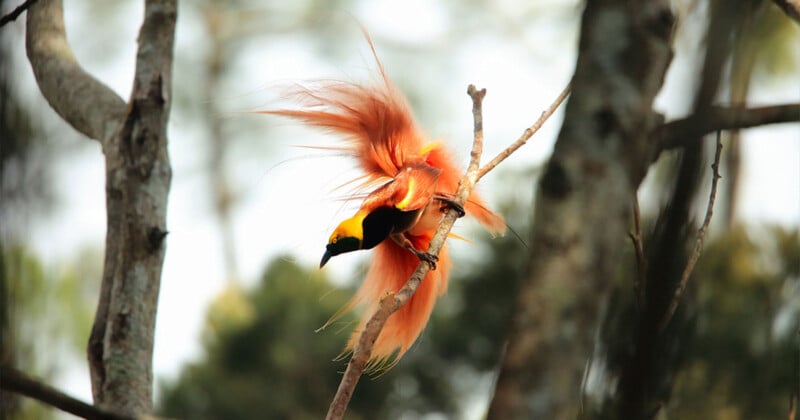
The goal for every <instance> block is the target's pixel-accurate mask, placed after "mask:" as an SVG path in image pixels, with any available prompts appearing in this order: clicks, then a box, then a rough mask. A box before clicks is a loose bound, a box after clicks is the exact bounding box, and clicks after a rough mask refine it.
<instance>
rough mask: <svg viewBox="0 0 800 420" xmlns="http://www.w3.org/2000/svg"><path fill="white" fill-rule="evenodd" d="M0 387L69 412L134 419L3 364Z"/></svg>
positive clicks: (112, 419) (107, 419)
mask: <svg viewBox="0 0 800 420" xmlns="http://www.w3.org/2000/svg"><path fill="white" fill-rule="evenodd" d="M0 389H5V390H7V391H11V392H15V393H18V394H21V395H25V396H26V397H30V398H33V399H35V400H37V401H41V402H43V403H45V404H47V405H50V406H53V407H55V408H58V409H59V410H63V411H66V412H67V413H70V414H73V415H76V416H78V417H83V418H85V419H97V420H133V419H134V417H129V416H123V415H120V414H116V413H111V412H108V411H105V410H101V409H99V408H97V407H95V406H93V405H90V404H87V403H85V402H83V401H81V400H78V399H75V398H73V397H71V396H69V395H67V394H65V393H63V392H61V391H59V390H57V389H55V388H53V387H51V386H49V385H47V384H45V383H42V382H41V381H39V380H37V379H34V378H31V377H30V376H28V375H26V374H24V373H22V372H20V371H18V370H17V369H14V368H11V367H8V366H3V367H2V368H0Z"/></svg>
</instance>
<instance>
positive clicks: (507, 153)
mask: <svg viewBox="0 0 800 420" xmlns="http://www.w3.org/2000/svg"><path fill="white" fill-rule="evenodd" d="M571 91H572V82H570V83H568V84H567V86H566V87H564V90H562V91H561V93H560V94H559V95H558V97H557V98H556V100H555V101H553V103H552V104H551V105H550V107H549V108H547V109H546V110H544V111H543V112H542V115H540V116H539V119H538V120H536V122H535V123H533V125H532V126H530V127H528V128H526V129H525V131H524V132H523V133H522V135H521V136H520V137H519V139H517V141H515V142H514V143H512V144H511V145H510V146H508V147H507V148H506V149H505V150H503V151H502V152H500V153H499V154H498V155H497V156H495V158H494V159H492V160H491V161H489V163H487V164H486V165H485V166H484V167H483V168H481V169H480V171H478V181H479V180H480V179H481V178H483V176H484V175H486V174H487V173H488V172H489V171H491V170H492V169H494V167H495V166H497V165H498V164H499V163H500V162H502V161H504V160H505V159H506V158H507V157H509V156H511V154H512V153H514V152H515V151H516V150H517V149H519V148H520V147H522V146H523V145H524V144H525V143H527V142H528V140H529V139H530V138H531V137H533V135H534V134H536V132H537V131H539V129H540V128H542V125H544V123H545V121H547V119H548V118H550V116H551V115H553V113H554V112H556V109H558V107H559V106H560V105H561V103H562V102H564V99H566V98H567V95H569V93H570V92H571ZM476 182H477V181H476Z"/></svg>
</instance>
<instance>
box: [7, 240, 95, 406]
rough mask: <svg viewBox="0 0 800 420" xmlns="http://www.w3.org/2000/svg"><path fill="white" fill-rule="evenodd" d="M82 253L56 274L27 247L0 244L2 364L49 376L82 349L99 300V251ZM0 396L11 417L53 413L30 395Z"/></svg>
mask: <svg viewBox="0 0 800 420" xmlns="http://www.w3.org/2000/svg"><path fill="white" fill-rule="evenodd" d="M81 256H82V257H81V264H78V265H77V266H70V267H66V268H65V269H64V270H63V271H61V272H57V273H54V272H53V271H52V270H49V269H45V267H43V265H42V263H41V262H40V260H39V259H38V258H37V257H36V256H35V255H33V254H32V253H31V252H30V251H28V250H27V249H26V248H25V247H23V246H21V245H11V246H3V244H2V243H0V364H2V365H10V366H13V367H15V368H17V369H20V370H22V371H23V372H25V373H27V374H30V375H33V376H36V377H39V378H41V379H44V380H45V381H49V380H50V379H52V377H53V376H55V374H56V373H58V372H59V370H60V368H61V367H63V366H62V363H64V360H67V359H68V358H69V357H74V356H75V355H78V354H83V352H84V349H85V347H86V340H87V337H88V335H89V329H90V328H91V319H92V318H91V317H92V312H93V309H94V305H96V299H97V282H93V281H92V280H95V279H99V264H97V262H98V261H99V255H98V253H97V252H96V251H85V252H83V253H81ZM92 256H94V257H97V258H95V259H93V258H92ZM93 263H94V264H93ZM89 273H95V274H96V275H94V276H92V275H86V274H89ZM1 399H2V402H1V403H0V404H2V408H3V410H6V411H2V410H0V412H2V413H4V414H8V418H9V419H47V418H51V417H52V410H51V409H50V408H49V407H47V406H43V405H41V404H39V403H36V402H33V401H32V400H29V399H26V398H19V397H16V396H12V395H10V394H5V393H4V394H2V398H1Z"/></svg>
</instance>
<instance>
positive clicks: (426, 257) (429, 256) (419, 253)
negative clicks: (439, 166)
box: [414, 250, 439, 270]
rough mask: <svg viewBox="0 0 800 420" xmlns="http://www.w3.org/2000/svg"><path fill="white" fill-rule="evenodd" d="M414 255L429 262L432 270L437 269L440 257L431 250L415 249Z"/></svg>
mask: <svg viewBox="0 0 800 420" xmlns="http://www.w3.org/2000/svg"><path fill="white" fill-rule="evenodd" d="M414 255H416V256H417V258H419V259H420V261H425V262H426V263H428V265H430V266H431V270H436V262H437V261H439V257H437V256H436V255H433V254H431V253H430V252H423V251H419V250H414Z"/></svg>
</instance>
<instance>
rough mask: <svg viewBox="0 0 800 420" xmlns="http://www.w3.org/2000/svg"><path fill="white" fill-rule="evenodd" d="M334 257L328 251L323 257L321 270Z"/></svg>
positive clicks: (320, 263) (320, 264) (320, 265)
mask: <svg viewBox="0 0 800 420" xmlns="http://www.w3.org/2000/svg"><path fill="white" fill-rule="evenodd" d="M332 256H333V255H332V254H331V251H330V250H328V249H326V250H325V254H323V255H322V260H321V261H320V262H319V268H322V267H323V266H324V265H325V263H326V262H328V260H329V259H331V257H332Z"/></svg>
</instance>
